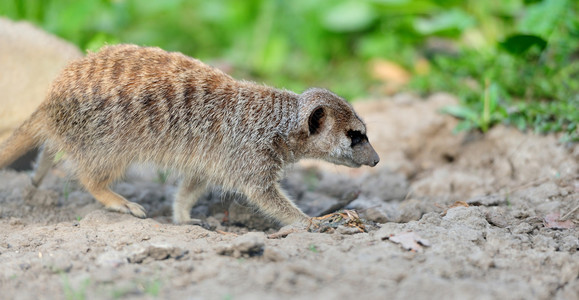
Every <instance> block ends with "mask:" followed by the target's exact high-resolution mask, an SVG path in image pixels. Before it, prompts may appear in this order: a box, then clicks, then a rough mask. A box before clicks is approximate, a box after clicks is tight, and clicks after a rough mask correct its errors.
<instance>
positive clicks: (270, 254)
mask: <svg viewBox="0 0 579 300" xmlns="http://www.w3.org/2000/svg"><path fill="white" fill-rule="evenodd" d="M263 258H265V259H266V260H269V261H273V262H280V261H286V260H287V259H288V258H289V255H287V253H285V252H283V251H281V250H278V249H275V248H266V249H265V250H264V251H263Z"/></svg>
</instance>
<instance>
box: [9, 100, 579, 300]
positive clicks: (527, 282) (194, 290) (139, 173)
mask: <svg viewBox="0 0 579 300" xmlns="http://www.w3.org/2000/svg"><path fill="white" fill-rule="evenodd" d="M454 103H456V100H455V99H454V98H453V97H451V96H449V95H444V94H439V95H435V96H433V97H430V98H429V99H426V100H421V99H417V98H415V97H413V96H411V95H400V96H397V97H396V98H394V99H389V100H386V99H385V100H381V101H368V102H360V103H356V105H355V106H356V107H357V110H358V112H359V114H360V115H361V116H363V117H364V119H365V121H366V122H367V124H368V127H369V138H370V141H371V142H372V143H373V145H374V146H375V148H376V149H377V151H378V152H379V154H380V156H381V163H380V164H379V167H378V168H374V169H369V168H362V169H345V168H340V167H335V166H330V165H327V164H323V163H318V162H305V163H303V164H299V165H297V166H294V167H293V168H291V169H289V170H288V171H287V174H286V179H284V181H283V182H282V185H283V186H284V187H285V189H286V190H287V191H288V194H289V195H290V196H291V197H292V198H293V199H295V200H296V203H297V204H298V205H299V206H300V207H301V208H302V209H303V210H304V211H305V212H307V213H308V214H310V215H311V216H317V215H321V214H325V213H327V212H329V211H332V210H335V209H338V208H347V209H356V210H357V211H358V212H359V214H360V216H361V217H362V218H363V219H365V222H366V224H368V225H369V226H366V228H367V230H368V232H366V233H357V232H359V230H354V231H352V230H342V231H338V230H337V231H335V232H334V233H333V234H322V233H308V232H296V233H290V234H289V235H287V236H286V237H283V238H276V239H274V238H268V234H270V233H273V232H275V231H276V230H278V229H279V227H278V226H277V225H276V224H274V223H272V222H270V221H269V220H266V219H263V218H261V217H260V216H259V214H258V213H256V212H255V211H254V208H253V207H251V206H249V205H248V204H247V202H245V200H244V198H243V197H242V196H240V195H238V194H235V193H231V192H222V191H220V190H218V189H216V190H213V191H209V192H207V193H206V194H205V195H204V196H203V198H202V200H201V201H200V203H199V205H197V206H196V207H195V208H194V209H193V211H192V215H193V217H196V218H201V219H203V220H204V221H205V224H204V226H205V228H203V227H200V226H193V225H185V226H177V225H172V224H170V218H169V216H170V214H171V212H170V207H171V201H172V197H173V196H172V195H173V193H174V192H175V184H176V179H173V178H171V177H170V176H169V178H168V179H167V178H166V176H165V174H159V173H158V172H157V171H156V170H151V169H148V168H136V169H134V170H132V171H131V172H130V173H129V174H128V175H127V180H126V181H124V182H122V183H119V184H117V185H116V186H115V188H114V189H115V191H117V192H119V193H120V194H122V195H124V196H126V197H127V198H128V199H129V200H131V201H136V202H139V203H140V204H142V205H143V206H144V207H145V208H146V209H147V211H148V213H149V216H150V217H152V218H149V219H145V220H140V219H136V218H134V217H131V216H128V215H122V214H117V213H112V212H107V211H104V210H102V208H101V207H100V205H99V204H97V203H96V202H95V201H94V200H93V199H92V198H91V196H90V195H89V194H87V193H86V192H84V191H83V190H82V189H81V188H80V187H79V186H78V184H77V183H76V182H75V181H74V180H73V179H71V178H68V176H67V175H66V173H65V172H63V171H62V168H56V169H54V170H53V171H51V173H50V174H49V175H48V177H47V180H46V181H45V182H44V183H43V185H42V186H41V187H40V189H39V190H38V191H37V193H36V195H35V197H34V198H33V199H32V200H30V201H29V202H23V201H22V194H23V193H26V192H27V191H28V189H30V187H29V186H28V185H29V181H28V174H26V173H18V172H15V171H10V170H3V171H0V286H2V288H3V294H4V295H10V296H11V297H12V298H19V299H38V298H41V299H42V298H55V297H56V298H64V297H68V298H74V297H85V296H86V298H90V299H102V298H107V299H108V298H119V297H131V298H152V297H161V298H186V297H187V298H189V297H191V295H195V297H199V298H203V299H222V298H236V299H238V298H239V299H255V298H273V297H275V298H280V299H286V298H292V299H296V298H297V299H300V298H303V299H306V298H307V299H311V298H338V297H365V298H368V299H383V298H384V296H385V295H388V297H389V298H394V299H408V298H412V299H432V298H449V299H465V298H468V299H479V298H484V299H487V298H508V299H511V298H521V299H529V298H534V299H576V297H577V295H579V276H578V274H579V252H578V251H577V250H579V233H578V231H577V229H576V227H575V228H573V227H574V226H576V223H577V214H576V213H571V212H572V211H573V209H574V208H575V207H577V206H579V197H578V195H579V148H578V146H577V145H564V144H560V143H558V140H557V137H555V136H538V135H534V134H523V133H521V132H518V131H516V130H513V129H511V128H506V127H502V126H498V127H496V128H494V129H492V130H491V131H490V132H489V133H488V134H486V135H473V134H469V135H467V134H458V135H455V134H452V132H451V131H452V128H453V127H454V126H455V125H456V120H454V119H453V118H451V117H448V116H444V115H440V114H439V113H438V110H439V109H440V108H441V107H442V106H445V105H452V104H454ZM456 201H462V202H456ZM553 216H555V217H553ZM561 216H564V217H566V218H567V219H568V220H570V221H567V222H566V223H565V222H561V223H556V222H557V219H558V218H560V217H561ZM561 221H562V220H561ZM557 226H559V227H557ZM556 228H560V229H556ZM249 231H257V232H249ZM405 232H412V233H413V235H405V236H416V237H421V238H422V239H423V240H427V241H428V245H429V246H422V245H421V246H420V247H419V248H415V249H414V251H408V250H405V249H404V248H403V247H402V246H401V245H399V244H396V243H394V242H393V240H396V238H392V237H397V236H400V235H403V234H404V233H405ZM269 237H272V236H269ZM410 242H411V243H410V244H412V242H413V241H410ZM418 245H420V243H418ZM411 249H413V248H411ZM22 286H26V289H22V288H21V287H22ZM71 295H72V296H71Z"/></svg>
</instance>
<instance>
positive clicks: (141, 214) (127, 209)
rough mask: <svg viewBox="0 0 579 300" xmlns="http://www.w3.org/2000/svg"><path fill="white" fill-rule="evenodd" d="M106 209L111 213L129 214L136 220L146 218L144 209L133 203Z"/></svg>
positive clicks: (128, 202)
mask: <svg viewBox="0 0 579 300" xmlns="http://www.w3.org/2000/svg"><path fill="white" fill-rule="evenodd" d="M107 209H108V210H112V211H118V212H122V213H125V214H131V215H133V216H135V217H137V218H141V219H144V218H146V217H147V213H146V212H145V209H144V208H143V207H142V206H141V205H140V204H137V203H135V202H130V201H127V202H125V203H121V204H117V205H111V206H108V207H107Z"/></svg>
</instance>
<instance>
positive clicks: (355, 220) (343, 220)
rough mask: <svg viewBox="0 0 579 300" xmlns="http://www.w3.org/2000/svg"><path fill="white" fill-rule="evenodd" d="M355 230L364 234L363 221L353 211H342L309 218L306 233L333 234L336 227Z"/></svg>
mask: <svg viewBox="0 0 579 300" xmlns="http://www.w3.org/2000/svg"><path fill="white" fill-rule="evenodd" d="M340 225H342V226H345V227H353V228H357V229H358V230H359V231H360V232H366V227H365V226H364V221H363V220H362V219H360V216H359V215H358V213H357V212H356V211H354V210H349V209H344V210H341V211H338V212H335V213H331V214H327V215H325V216H321V217H314V218H310V225H309V226H308V231H310V232H333V229H336V228H338V226H340Z"/></svg>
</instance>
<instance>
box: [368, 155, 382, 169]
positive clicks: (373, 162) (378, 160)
mask: <svg viewBox="0 0 579 300" xmlns="http://www.w3.org/2000/svg"><path fill="white" fill-rule="evenodd" d="M379 162H380V157H379V156H378V153H376V154H375V155H374V158H373V159H372V164H371V165H370V166H371V167H375V166H376V165H377V164H378V163H379Z"/></svg>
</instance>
